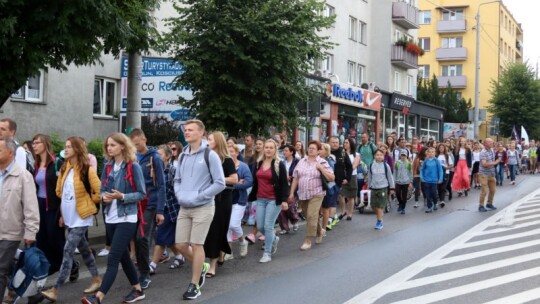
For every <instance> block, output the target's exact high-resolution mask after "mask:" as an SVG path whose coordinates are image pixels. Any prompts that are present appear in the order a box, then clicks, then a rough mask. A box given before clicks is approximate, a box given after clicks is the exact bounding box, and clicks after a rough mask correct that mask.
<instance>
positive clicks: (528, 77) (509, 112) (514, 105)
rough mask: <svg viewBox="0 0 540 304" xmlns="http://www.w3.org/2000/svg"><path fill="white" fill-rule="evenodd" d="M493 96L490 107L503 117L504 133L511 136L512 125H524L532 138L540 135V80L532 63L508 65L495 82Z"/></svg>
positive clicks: (500, 128) (498, 115)
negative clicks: (529, 64) (539, 81)
mask: <svg viewBox="0 0 540 304" xmlns="http://www.w3.org/2000/svg"><path fill="white" fill-rule="evenodd" d="M491 94H492V97H491V99H490V100H489V103H490V106H489V107H488V109H489V111H490V112H491V113H493V115H494V116H496V117H499V118H500V124H499V132H500V135H502V136H505V137H509V136H510V135H511V134H512V127H513V126H514V125H515V126H516V129H518V130H519V129H520V126H523V127H524V128H525V129H526V130H527V133H528V134H529V138H540V129H539V128H538V125H540V84H539V83H538V81H537V80H535V74H534V71H533V70H532V68H531V67H529V66H528V65H526V64H523V63H515V64H510V65H508V66H507V67H506V68H505V70H504V71H503V72H502V74H501V76H500V77H499V82H495V81H492V82H491Z"/></svg>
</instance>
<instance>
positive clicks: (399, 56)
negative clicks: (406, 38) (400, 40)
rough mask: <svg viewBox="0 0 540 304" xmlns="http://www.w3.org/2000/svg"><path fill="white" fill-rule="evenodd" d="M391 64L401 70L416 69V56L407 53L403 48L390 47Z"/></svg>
mask: <svg viewBox="0 0 540 304" xmlns="http://www.w3.org/2000/svg"><path fill="white" fill-rule="evenodd" d="M391 60H392V64H394V65H396V66H398V67H400V68H403V69H417V68H418V55H416V54H414V53H411V52H408V51H406V50H405V48H404V47H403V46H400V45H392V58H391Z"/></svg>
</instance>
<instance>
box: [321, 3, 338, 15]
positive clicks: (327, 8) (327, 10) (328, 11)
mask: <svg viewBox="0 0 540 304" xmlns="http://www.w3.org/2000/svg"><path fill="white" fill-rule="evenodd" d="M334 15H336V8H335V7H333V6H331V5H328V4H325V5H324V8H323V16H324V17H331V16H334Z"/></svg>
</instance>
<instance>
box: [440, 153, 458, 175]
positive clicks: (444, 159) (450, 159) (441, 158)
mask: <svg viewBox="0 0 540 304" xmlns="http://www.w3.org/2000/svg"><path fill="white" fill-rule="evenodd" d="M438 159H439V162H440V163H441V166H443V167H446V168H447V169H446V170H445V172H444V173H446V174H449V173H450V170H449V169H448V166H449V165H453V164H454V161H453V159H452V157H450V156H448V162H446V157H445V156H444V155H439V157H438Z"/></svg>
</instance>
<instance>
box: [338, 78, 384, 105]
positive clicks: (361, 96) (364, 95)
mask: <svg viewBox="0 0 540 304" xmlns="http://www.w3.org/2000/svg"><path fill="white" fill-rule="evenodd" d="M332 99H333V100H335V101H338V102H341V101H347V102H353V103H356V104H359V105H360V106H361V107H362V108H368V109H372V110H376V111H379V110H380V109H381V99H382V96H381V94H380V93H377V92H373V91H368V90H364V89H361V88H351V87H348V86H344V85H343V84H340V83H334V85H333V86H332ZM345 104H347V103H345Z"/></svg>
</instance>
